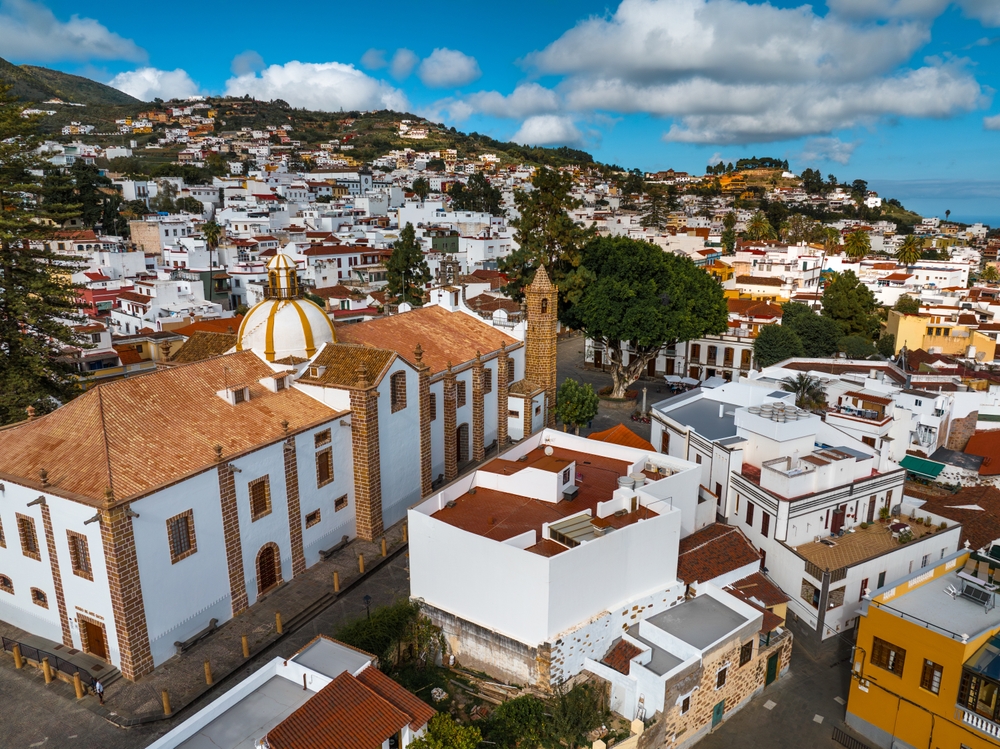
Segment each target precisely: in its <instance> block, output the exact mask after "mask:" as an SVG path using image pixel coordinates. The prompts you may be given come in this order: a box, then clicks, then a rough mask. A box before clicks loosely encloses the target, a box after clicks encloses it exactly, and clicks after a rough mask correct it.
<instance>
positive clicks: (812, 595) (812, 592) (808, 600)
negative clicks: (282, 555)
mask: <svg viewBox="0 0 1000 749" xmlns="http://www.w3.org/2000/svg"><path fill="white" fill-rule="evenodd" d="M807 586H808V588H810V589H811V590H810V594H809V597H808V598H806V595H805V592H806V588H807ZM818 592H819V593H821V591H820V589H819V588H817V587H816V586H815V585H813V584H812V583H811V582H810V581H809V580H806V579H805V578H802V588H801V590H800V591H799V598H801V599H802V600H803V601H805V602H806V603H808V604H809V605H810V606H812V607H813V608H814V609H818V608H819V603H818V600H819V599H818V598H817V597H816V593H818ZM814 598H815V599H816V600H817V603H813V599H814Z"/></svg>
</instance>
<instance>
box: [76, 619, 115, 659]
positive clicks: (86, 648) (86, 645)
mask: <svg viewBox="0 0 1000 749" xmlns="http://www.w3.org/2000/svg"><path fill="white" fill-rule="evenodd" d="M76 622H77V628H78V629H79V632H80V644H81V645H82V646H83V647H81V648H80V649H81V650H83V652H84V653H91V652H93V651H92V650H91V649H90V638H89V637H87V628H86V627H84V626H81V624H82V623H83V622H86V623H87V624H92V625H94V626H95V627H98V628H100V630H101V633H102V634H103V635H104V647H105V648H107V647H108V627H107V625H106V624H105V623H104V622H103V621H101V620H100V619H95V618H94V617H92V616H87V615H86V614H84V613H82V612H80V611H79V610H78V611H77V612H76Z"/></svg>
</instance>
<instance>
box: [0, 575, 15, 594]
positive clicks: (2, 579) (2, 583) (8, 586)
mask: <svg viewBox="0 0 1000 749" xmlns="http://www.w3.org/2000/svg"><path fill="white" fill-rule="evenodd" d="M0 590H2V591H3V592H4V593H13V592H14V581H13V580H11V579H10V578H9V577H7V576H6V575H0Z"/></svg>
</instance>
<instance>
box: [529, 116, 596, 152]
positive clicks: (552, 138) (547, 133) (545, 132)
mask: <svg viewBox="0 0 1000 749" xmlns="http://www.w3.org/2000/svg"><path fill="white" fill-rule="evenodd" d="M511 141H512V142H514V143H523V144H525V145H529V146H553V145H559V146H573V145H579V144H581V143H582V142H583V134H582V133H581V132H580V131H579V129H578V128H577V127H576V125H574V124H573V120H572V119H571V118H569V117H564V116H559V115H554V114H543V115H538V116H536V117H529V118H528V119H526V120H525V121H524V122H523V123H522V124H521V128H520V129H519V130H518V131H517V132H516V133H514V136H513V137H512V138H511Z"/></svg>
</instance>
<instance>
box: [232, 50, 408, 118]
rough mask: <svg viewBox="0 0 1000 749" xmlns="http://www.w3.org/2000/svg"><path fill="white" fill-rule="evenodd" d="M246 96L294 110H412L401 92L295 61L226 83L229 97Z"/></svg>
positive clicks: (338, 68) (343, 70) (347, 69)
mask: <svg viewBox="0 0 1000 749" xmlns="http://www.w3.org/2000/svg"><path fill="white" fill-rule="evenodd" d="M246 94H249V95H250V96H253V97H254V98H256V99H264V100H271V99H284V100H285V101H287V102H288V103H289V104H291V105H292V106H293V107H306V108H307V109H315V110H320V111H325V112H336V111H337V110H339V109H341V108H343V109H401V110H405V109H407V108H408V106H409V102H408V101H407V99H406V96H405V95H404V94H403V93H402V92H401V91H399V90H398V89H396V88H393V87H392V86H389V85H388V84H386V83H384V82H382V81H379V80H376V79H375V78H372V77H371V76H369V75H366V74H365V73H363V72H361V71H360V70H358V69H357V68H355V67H354V66H353V65H345V64H344V63H339V62H324V63H311V62H299V61H298V60H292V61H291V62H287V63H285V64H284V65H271V66H269V67H267V68H265V69H264V70H262V71H261V72H260V73H258V74H254V73H248V74H246V75H238V76H235V77H233V78H230V79H229V80H228V81H226V95H227V96H244V95H246Z"/></svg>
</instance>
